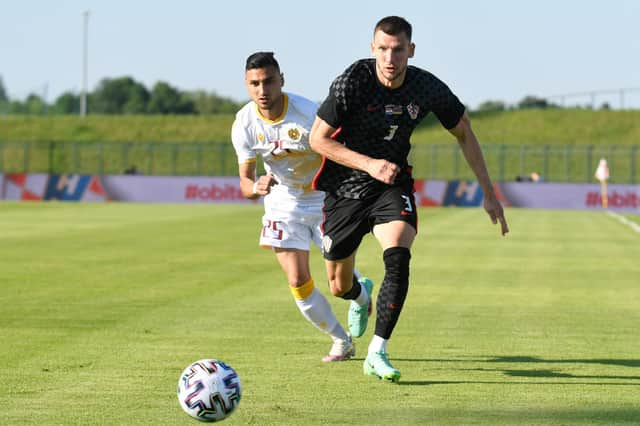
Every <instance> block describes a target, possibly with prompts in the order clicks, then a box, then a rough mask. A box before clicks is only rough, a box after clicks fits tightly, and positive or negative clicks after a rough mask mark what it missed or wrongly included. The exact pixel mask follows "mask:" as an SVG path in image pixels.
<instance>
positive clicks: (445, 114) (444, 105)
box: [432, 80, 465, 130]
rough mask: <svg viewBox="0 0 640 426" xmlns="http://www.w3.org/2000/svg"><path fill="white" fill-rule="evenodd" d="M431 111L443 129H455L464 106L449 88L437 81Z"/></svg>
mask: <svg viewBox="0 0 640 426" xmlns="http://www.w3.org/2000/svg"><path fill="white" fill-rule="evenodd" d="M432 101H433V104H432V111H433V113H434V114H435V115H436V117H438V120H439V121H440V123H441V124H442V125H443V126H444V128H445V129H447V130H450V129H453V128H454V127H456V125H457V124H458V122H459V121H460V119H461V118H462V115H463V114H464V111H465V106H464V105H463V104H462V102H460V100H459V99H458V97H457V96H456V95H455V94H454V93H453V92H452V91H451V90H450V89H449V87H448V86H447V85H446V84H445V83H443V82H442V81H440V80H438V82H437V84H436V87H435V93H434V95H433V100H432Z"/></svg>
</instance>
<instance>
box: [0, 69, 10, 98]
mask: <svg viewBox="0 0 640 426" xmlns="http://www.w3.org/2000/svg"><path fill="white" fill-rule="evenodd" d="M8 100H9V97H8V96H7V90H6V89H5V88H4V82H3V81H2V76H1V75H0V103H4V102H7V101H8Z"/></svg>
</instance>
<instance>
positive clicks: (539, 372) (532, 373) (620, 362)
mask: <svg viewBox="0 0 640 426" xmlns="http://www.w3.org/2000/svg"><path fill="white" fill-rule="evenodd" d="M393 360H394V361H398V362H438V363H443V362H446V363H460V362H471V363H489V364H496V363H509V364H565V365H566V364H601V365H611V366H618V367H620V366H621V367H640V360H637V359H607V358H594V359H583V358H580V359H545V358H537V357H531V356H487V357H473V356H468V357H461V358H457V359H433V358H431V359H429V358H423V359H416V358H394V359H393ZM523 367H524V366H523ZM457 370H459V371H460V370H461V371H479V372H491V373H496V372H497V373H502V374H504V375H505V376H508V377H521V378H531V379H535V378H539V379H540V378H541V379H577V381H564V380H563V381H555V380H554V381H528V380H523V381H499V380H496V381H486V380H485V381H482V380H480V381H475V380H450V381H446V380H445V381H430V380H424V381H401V382H400V384H401V385H414V386H416V385H417V386H425V385H459V384H496V385H502V384H514V385H581V386H583V385H611V386H640V382H638V383H634V382H628V381H629V380H631V381H640V376H621V375H578V374H570V373H563V372H560V371H556V370H553V369H513V368H506V369H503V368H468V369H464V368H463V369H457ZM585 380H588V381H585ZM603 380H625V381H627V382H604V381H603Z"/></svg>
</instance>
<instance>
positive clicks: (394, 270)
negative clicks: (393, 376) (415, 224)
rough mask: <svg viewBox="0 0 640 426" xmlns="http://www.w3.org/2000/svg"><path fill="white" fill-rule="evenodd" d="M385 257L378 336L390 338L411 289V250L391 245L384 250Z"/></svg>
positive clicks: (377, 302) (377, 324)
mask: <svg viewBox="0 0 640 426" xmlns="http://www.w3.org/2000/svg"><path fill="white" fill-rule="evenodd" d="M383 257H384V267H385V274H384V280H383V281H382V284H381V285H380V291H379V292H378V300H377V301H376V336H380V337H382V338H383V339H388V338H390V337H391V333H393V329H394V328H395V326H396V324H397V322H398V318H400V312H402V307H403V305H404V300H405V299H406V297H407V293H408V291H409V261H410V260H411V252H410V251H409V249H408V248H405V247H391V248H388V249H386V250H385V251H384V254H383Z"/></svg>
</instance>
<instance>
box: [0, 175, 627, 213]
mask: <svg viewBox="0 0 640 426" xmlns="http://www.w3.org/2000/svg"><path fill="white" fill-rule="evenodd" d="M415 190H416V192H415V195H416V204H417V205H418V206H422V207H429V206H433V207H435V206H449V207H478V206H482V201H483V191H482V188H480V185H478V183H477V182H474V181H456V180H453V181H441V180H423V179H419V180H416V182H415ZM495 191H496V194H497V196H498V198H499V200H500V202H502V203H503V204H504V205H505V206H512V207H524V208H539V209H579V210H600V209H604V208H603V206H602V204H603V203H602V195H603V194H602V191H603V187H602V186H601V185H599V184H597V183H594V184H586V183H547V182H544V183H532V182H504V183H500V184H496V185H495ZM606 196H607V198H608V210H613V211H620V212H631V213H640V185H617V184H613V185H608V186H607V187H606ZM0 199H5V200H23V201H26V200H33V201H36V200H41V201H47V200H59V201H128V202H141V203H234V204H255V203H261V202H262V198H260V199H258V200H247V199H246V198H244V197H243V196H242V194H241V192H240V179H239V178H238V177H208V176H140V175H116V176H92V175H47V174H0Z"/></svg>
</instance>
